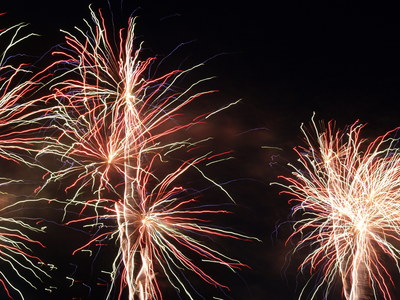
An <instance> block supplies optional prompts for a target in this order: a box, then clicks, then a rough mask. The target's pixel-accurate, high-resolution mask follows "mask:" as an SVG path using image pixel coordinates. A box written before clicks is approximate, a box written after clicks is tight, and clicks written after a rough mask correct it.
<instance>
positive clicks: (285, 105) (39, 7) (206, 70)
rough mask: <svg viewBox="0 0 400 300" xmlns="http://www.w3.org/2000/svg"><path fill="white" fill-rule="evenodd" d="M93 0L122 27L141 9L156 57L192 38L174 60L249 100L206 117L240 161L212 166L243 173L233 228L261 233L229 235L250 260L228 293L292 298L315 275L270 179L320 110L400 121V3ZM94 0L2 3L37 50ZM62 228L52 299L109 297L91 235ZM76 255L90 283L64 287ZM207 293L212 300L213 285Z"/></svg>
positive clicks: (323, 116) (373, 123) (218, 98)
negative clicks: (298, 251) (86, 244)
mask: <svg viewBox="0 0 400 300" xmlns="http://www.w3.org/2000/svg"><path fill="white" fill-rule="evenodd" d="M92 2H93V8H94V9H97V8H102V9H103V11H104V12H105V14H106V15H107V16H109V15H110V11H112V14H113V20H114V23H115V26H116V27H117V28H118V27H124V26H125V24H126V20H127V17H128V16H129V15H130V14H133V15H136V16H139V18H138V20H137V29H136V33H137V35H138V39H140V40H143V41H144V42H145V43H144V48H145V51H146V53H149V54H150V55H158V56H160V57H165V56H166V55H168V54H169V53H171V52H172V51H173V50H174V49H175V48H176V47H177V46H178V45H180V44H181V43H186V42H190V43H188V44H186V45H184V46H182V47H181V48H179V51H177V52H176V53H174V54H173V55H171V58H170V59H169V61H168V64H170V65H168V67H170V68H171V69H173V68H177V67H179V66H180V65H181V64H182V65H183V66H191V65H193V64H196V63H199V62H203V61H207V63H206V65H205V67H203V68H202V70H201V71H199V73H197V75H196V76H198V78H197V79H199V78H202V77H208V76H216V79H214V80H212V81H211V82H210V87H209V88H210V89H214V88H216V89H218V90H219V92H218V93H217V94H214V95H213V96H212V97H210V98H208V101H210V102H212V105H214V104H215V106H214V107H220V106H223V105H225V104H227V103H230V102H233V101H236V100H238V99H242V101H241V102H240V103H239V104H237V105H236V106H234V107H232V108H230V109H228V110H226V111H224V112H222V113H221V114H220V115H219V116H218V117H216V118H213V119H212V120H210V124H209V126H208V127H207V130H209V132H208V133H207V134H208V135H210V136H214V137H215V138H216V139H215V140H216V142H215V144H214V147H215V148H216V149H226V148H227V149H233V150H234V151H235V153H234V156H235V158H236V159H235V160H233V161H230V162H229V163H228V164H225V165H224V166H225V167H224V168H221V169H219V170H218V172H217V171H216V173H215V177H216V178H217V179H218V180H220V181H225V180H227V179H228V180H230V179H239V180H237V181H235V182H234V183H231V184H230V185H229V186H228V190H229V191H230V192H231V194H232V195H233V197H234V198H235V199H236V201H237V203H238V208H234V209H233V210H234V211H235V212H237V220H236V221H235V222H236V224H234V225H235V228H236V229H237V230H239V231H242V232H245V233H246V234H248V235H251V236H256V237H258V238H260V239H261V240H262V241H263V242H262V243H257V242H253V243H232V244H229V243H227V244H225V245H224V247H225V248H226V251H227V252H228V253H232V255H234V256H236V257H238V258H239V259H240V260H241V261H243V262H244V263H246V264H248V265H249V266H251V268H252V269H251V270H247V269H245V270H244V271H243V272H240V273H239V275H235V274H229V273H227V275H226V276H227V277H229V278H227V279H226V280H227V281H226V282H228V283H229V284H230V286H231V288H232V291H231V292H230V293H229V295H230V297H232V298H233V299H295V297H296V295H298V293H299V291H300V288H299V287H298V286H297V284H296V282H298V283H299V284H300V285H301V283H302V282H304V278H307V276H305V277H302V276H298V277H297V276H296V265H297V264H298V261H299V258H297V257H295V258H293V257H292V258H291V260H292V261H291V263H290V264H288V262H289V260H288V258H287V254H288V253H289V252H290V249H291V246H290V245H288V246H286V247H285V246H284V241H285V239H286V238H287V237H288V235H289V229H288V227H287V226H286V225H283V226H282V227H281V228H280V229H279V230H278V231H277V229H278V226H277V225H278V224H282V223H283V222H284V221H285V220H286V218H287V216H288V215H289V213H290V208H289V206H288V205H287V200H288V199H287V197H285V196H279V195H278V193H279V188H277V187H276V186H272V187H271V186H270V185H269V183H270V182H273V181H276V180H277V176H278V175H280V174H283V175H289V174H290V170H289V169H288V168H287V167H286V165H287V163H288V162H291V161H294V160H295V159H296V157H295V156H294V154H293V151H292V148H293V147H294V146H297V145H299V144H302V143H303V140H302V137H301V132H300V128H299V127H300V124H301V123H302V122H304V123H306V124H309V122H310V120H311V116H312V113H313V112H315V113H316V117H315V119H316V120H325V121H328V120H331V119H334V120H336V121H337V123H338V126H339V127H344V126H345V125H349V124H352V123H353V122H354V121H356V120H357V119H359V120H360V121H361V122H362V123H368V126H367V127H366V129H365V131H364V136H365V137H374V136H377V135H381V134H383V133H385V132H386V131H387V130H389V129H393V128H395V127H396V126H399V108H400V104H399V96H400V95H399V94H400V73H399V72H400V59H399V54H400V34H399V33H400V31H399V29H400V18H399V17H398V8H397V7H395V6H394V5H386V4H378V3H377V2H378V1H377V2H376V3H369V2H361V3H355V2H353V1H293V0H292V1H254V0H249V1H238V2H235V1H225V0H222V1H209V0H206V1H123V2H121V1H120V0H113V1H110V2H111V4H110V5H109V4H108V3H107V2H106V1H92ZM168 2H169V3H168ZM89 3H90V2H89V1H86V0H79V1H78V0H72V1H64V2H59V1H40V0H38V1H21V0H14V1H7V2H2V3H1V4H0V10H1V11H5V12H8V14H7V15H6V16H4V17H3V18H4V20H5V22H8V23H10V22H12V23H16V22H21V21H23V22H28V23H30V24H31V25H30V29H29V30H31V31H33V32H36V33H39V34H41V35H42V36H41V37H34V38H32V39H31V40H30V41H29V42H26V45H28V46H27V47H26V48H24V50H23V51H26V53H28V54H31V55H32V54H34V55H37V56H40V55H42V54H44V53H45V52H46V51H48V50H49V49H50V48H51V47H53V46H54V45H55V44H57V43H61V42H62V40H63V34H62V33H60V32H59V29H60V28H62V29H66V30H68V31H72V30H73V26H78V27H81V26H83V22H82V19H83V18H87V19H89V10H88V5H89ZM110 7H111V9H110ZM207 105H209V104H207ZM269 147H273V148H279V149H281V150H278V149H272V148H269ZM48 214H49V215H51V214H50V213H48ZM49 218H50V219H51V217H49ZM55 219H56V218H55V217H54V220H53V221H57V220H55ZM54 228H55V229H54ZM54 228H53V229H50V230H49V233H48V234H47V237H46V239H48V240H49V241H48V242H49V244H50V245H57V243H58V242H57V240H56V238H59V237H60V236H62V239H65V245H66V246H65V249H63V250H62V251H60V250H58V249H56V248H55V247H54V248H53V249H50V250H49V251H50V253H52V254H51V255H49V254H46V255H47V256H48V258H49V259H50V260H53V261H54V263H55V264H57V263H58V265H59V270H58V271H57V272H55V275H54V278H53V280H54V281H55V284H58V285H59V286H60V287H59V288H58V292H54V294H52V295H49V299H71V298H72V297H73V296H75V297H77V298H79V297H81V299H102V296H101V295H103V294H102V293H104V292H105V289H104V288H102V287H101V286H100V287H96V284H95V282H96V281H97V279H96V278H95V279H94V277H95V276H97V275H93V272H91V271H90V268H91V267H90V266H91V265H90V262H85V261H86V260H84V259H83V258H82V257H81V258H76V257H68V254H67V253H68V251H69V250H70V249H69V248H71V249H73V245H74V243H76V244H78V245H79V242H78V241H79V239H80V238H82V239H84V238H85V237H84V236H83V235H82V236H81V233H79V234H77V233H71V232H70V231H69V230H68V229H66V228H64V227H62V226H60V227H57V226H56V227H54ZM52 231H53V233H52ZM276 231H277V232H276ZM63 243H64V241H63ZM49 248H51V247H49ZM48 253H49V252H48ZM105 257H107V256H105ZM110 257H111V256H110ZM98 261H99V259H98ZM100 261H101V259H100ZM72 264H76V265H79V266H80V267H79V268H80V271H77V272H78V275H77V274H74V276H76V277H80V279H81V280H82V282H81V283H77V284H75V285H74V286H73V287H71V288H67V286H68V284H69V282H68V281H66V280H65V276H69V274H71V273H73V270H74V267H73V266H72ZM288 265H289V267H288ZM85 268H86V271H82V269H85ZM79 272H80V273H79ZM65 274H67V275H65ZM104 278H106V277H104ZM85 281H86V283H85ZM83 283H84V284H86V285H88V286H90V288H86V287H85V285H84V284H83ZM90 289H92V290H91V291H90ZM26 293H27V296H26V298H27V299H36V298H37V297H41V298H43V296H39V294H37V295H36V294H35V293H40V292H34V293H32V294H31V292H30V291H29V290H27V292H26ZM55 293H57V294H55ZM210 295H211V292H210ZM338 295H340V293H339V294H338ZM174 297H175V296H174V294H172V296H168V297H167V299H175V298H174ZM205 298H206V299H211V298H210V296H209V295H208V290H207V291H205ZM227 299H229V298H227Z"/></svg>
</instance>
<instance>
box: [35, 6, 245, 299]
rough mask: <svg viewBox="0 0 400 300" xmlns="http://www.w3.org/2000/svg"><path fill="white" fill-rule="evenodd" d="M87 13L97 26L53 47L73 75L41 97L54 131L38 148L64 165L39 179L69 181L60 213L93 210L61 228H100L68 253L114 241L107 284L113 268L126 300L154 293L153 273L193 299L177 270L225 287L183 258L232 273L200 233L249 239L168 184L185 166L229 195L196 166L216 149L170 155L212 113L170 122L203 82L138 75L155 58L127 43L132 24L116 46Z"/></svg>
mask: <svg viewBox="0 0 400 300" xmlns="http://www.w3.org/2000/svg"><path fill="white" fill-rule="evenodd" d="M92 19H93V21H94V23H95V26H93V27H92V26H90V25H89V23H87V24H88V26H89V28H88V30H87V31H80V33H79V34H81V36H80V37H76V36H74V35H72V34H70V33H67V37H66V40H67V45H68V49H69V50H67V49H66V48H63V49H64V50H63V51H62V52H56V54H58V55H62V56H63V57H64V58H65V59H62V60H60V61H59V62H58V63H57V65H59V66H64V68H63V69H65V67H67V68H68V69H69V70H71V71H67V72H65V73H63V74H62V75H60V76H59V77H57V81H58V83H56V84H55V85H54V86H53V88H54V93H53V95H52V96H51V97H49V98H48V99H47V101H48V103H51V102H52V101H55V103H56V104H55V106H54V109H53V110H52V114H51V115H52V116H53V117H54V122H53V126H54V128H56V129H57V130H58V132H60V134H59V136H58V138H57V139H56V140H51V141H50V142H49V144H47V146H46V147H45V148H44V149H43V151H42V154H53V155H57V156H58V157H59V158H60V160H61V161H62V162H63V163H64V167H63V168H62V169H61V170H56V171H51V170H49V171H48V176H47V183H50V182H52V181H55V180H64V181H66V180H68V178H69V180H70V181H71V183H70V184H69V185H68V186H67V187H66V191H67V192H72V194H73V196H72V198H71V199H70V200H69V202H68V204H67V205H66V213H67V211H68V207H69V206H70V205H81V206H82V207H83V208H82V210H81V214H84V213H86V212H88V211H91V212H93V214H92V215H91V216H88V217H82V218H76V219H75V220H73V221H70V222H68V224H72V223H77V222H87V221H89V222H90V221H93V224H92V227H93V226H95V227H96V226H97V227H99V228H100V229H103V228H105V229H106V231H105V232H102V233H99V231H97V234H96V235H95V236H94V237H93V239H91V240H90V241H89V242H88V243H87V244H85V245H83V246H82V247H80V248H79V249H76V251H75V252H74V253H76V252H78V251H79V250H86V249H88V248H89V247H90V246H92V245H94V244H102V242H101V241H104V240H105V239H110V238H113V237H115V238H117V239H118V242H119V254H118V256H117V258H116V260H115V261H114V268H113V272H112V279H113V286H117V287H118V285H117V284H116V282H115V280H116V277H118V274H121V276H120V277H121V280H120V282H121V283H120V285H119V286H120V287H121V288H120V297H122V292H123V289H124V288H125V287H127V288H128V290H129V299H134V298H136V297H137V298H139V299H161V298H162V291H161V289H160V286H159V282H158V281H159V276H158V275H157V272H159V273H161V274H163V276H164V277H165V278H166V279H167V280H168V281H169V282H170V284H171V286H172V287H173V288H175V289H176V290H177V291H180V292H182V290H183V291H184V292H185V294H186V295H187V296H188V297H189V298H191V299H193V298H194V296H193V295H192V291H193V288H192V287H191V284H190V282H188V281H186V280H185V279H183V278H182V276H185V275H184V273H185V272H184V270H189V271H191V272H192V273H195V274H197V275H198V276H199V277H200V278H201V279H203V280H204V281H205V282H207V283H209V284H212V285H214V286H215V287H226V286H224V285H223V284H220V283H219V282H217V281H216V280H215V279H213V278H212V277H211V276H210V275H208V274H207V272H205V271H204V270H203V269H202V268H201V267H199V266H198V265H197V264H196V263H195V262H194V261H193V260H192V259H190V258H189V257H188V255H189V253H191V255H197V256H198V257H199V258H200V261H203V262H206V263H207V262H208V263H214V264H219V265H225V266H227V267H228V268H230V269H232V270H234V269H237V268H239V267H240V266H242V264H241V263H240V262H238V261H236V260H234V259H231V258H229V257H227V256H225V255H223V254H221V253H219V252H218V251H216V250H214V249H213V248H211V247H210V246H208V245H207V244H206V243H205V242H204V237H205V236H209V237H210V238H211V237H212V236H214V237H230V238H234V239H249V238H246V237H245V236H242V235H240V234H237V233H234V232H231V231H227V230H224V229H221V228H217V227H214V226H212V225H210V224H207V223H208V222H209V221H207V220H206V219H205V216H206V215H213V214H222V213H227V211H225V210H222V209H221V210H218V209H212V208H208V207H207V206H206V205H204V204H201V203H198V199H196V197H194V196H193V194H194V193H193V191H192V192H190V190H188V189H186V188H183V187H182V186H181V185H179V184H177V183H176V180H177V179H178V178H179V179H181V177H183V176H184V175H185V174H187V173H188V172H189V171H188V170H189V169H193V170H196V171H197V174H199V175H201V177H202V178H203V179H205V180H207V182H208V183H211V184H212V185H213V186H217V187H218V188H220V189H221V190H222V191H223V192H225V193H226V194H227V195H228V193H227V192H226V191H225V190H224V189H223V187H222V186H221V185H218V184H217V183H215V182H214V181H212V180H211V179H210V178H208V177H207V176H206V175H205V174H204V172H203V171H201V170H200V169H199V167H198V165H199V163H201V162H207V164H211V163H213V162H216V161H218V160H220V159H224V158H223V157H224V154H212V153H208V154H203V155H200V156H197V158H189V159H182V161H183V163H180V164H179V165H177V166H176V164H174V163H172V160H171V156H173V155H172V154H173V153H177V152H182V153H186V155H187V154H188V153H189V155H191V154H190V153H196V149H197V148H198V147H199V145H200V144H201V142H202V141H192V140H190V139H184V140H178V141H176V139H175V138H174V137H175V134H176V133H177V132H181V131H183V130H184V129H186V128H189V127H190V126H193V125H194V124H196V123H199V122H201V121H202V120H203V119H205V118H207V117H208V116H210V115H212V114H214V112H211V113H207V114H204V115H202V116H200V117H196V118H194V119H192V120H191V121H189V122H185V123H184V124H180V123H179V122H178V121H177V115H178V114H181V113H182V109H183V108H184V107H185V106H187V105H188V104H189V103H191V102H192V101H194V100H195V99H197V98H198V97H199V96H201V95H204V94H206V93H210V92H201V93H196V92H193V90H194V88H195V87H196V85H197V84H199V83H200V82H202V81H204V80H201V81H199V82H197V83H195V84H193V85H191V86H190V87H189V88H188V89H185V90H179V89H178V88H176V87H175V85H176V82H177V81H178V80H180V79H181V78H182V77H183V76H185V75H186V74H187V73H188V72H189V71H190V70H191V69H190V70H175V71H172V72H169V73H167V74H165V75H162V76H160V77H157V78H148V74H146V72H149V66H150V65H151V64H152V62H153V60H154V58H148V59H146V60H144V61H141V60H140V54H141V47H139V48H137V49H136V50H135V48H134V44H135V43H134V42H135V41H134V20H133V19H131V20H130V21H129V24H128V28H127V30H121V31H120V32H119V35H118V37H117V38H116V39H117V40H118V41H119V42H117V43H116V44H117V45H118V46H117V47H115V46H114V44H113V43H111V42H110V40H113V41H114V38H115V37H113V38H110V36H112V35H111V34H109V33H108V32H107V26H106V25H105V21H104V18H103V17H102V15H101V13H100V14H99V15H97V14H95V13H94V12H93V11H92ZM71 66H72V67H71ZM196 67H198V66H196ZM146 75H147V76H146ZM165 170H173V171H172V172H165ZM45 186H46V185H44V187H45ZM44 187H42V188H44ZM88 193H89V194H88ZM93 194H94V195H96V196H95V198H94V199H93ZM85 197H86V198H85ZM82 199H84V200H82ZM195 203H197V204H195ZM194 204H195V205H194ZM106 219H108V220H114V222H115V224H116V227H115V229H110V228H109V227H108V226H103V222H104V220H106ZM182 248H184V249H182ZM188 252H189V253H188ZM121 269H122V270H121ZM226 288H227V287H226ZM110 293H111V292H110ZM110 295H111V294H109V297H110Z"/></svg>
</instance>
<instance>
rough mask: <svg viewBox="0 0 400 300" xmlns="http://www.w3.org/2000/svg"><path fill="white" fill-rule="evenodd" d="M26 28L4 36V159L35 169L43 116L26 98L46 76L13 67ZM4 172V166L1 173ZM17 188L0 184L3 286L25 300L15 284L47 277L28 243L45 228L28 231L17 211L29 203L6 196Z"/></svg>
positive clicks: (0, 130) (0, 148)
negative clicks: (14, 52)
mask: <svg viewBox="0 0 400 300" xmlns="http://www.w3.org/2000/svg"><path fill="white" fill-rule="evenodd" d="M24 27H26V25H25V24H17V25H15V26H12V27H10V28H7V29H3V30H1V32H0V39H1V41H2V45H5V47H4V49H3V50H2V52H1V53H0V74H1V75H0V158H1V159H3V160H8V161H10V162H11V163H15V162H17V163H19V164H20V165H29V166H32V165H33V160H32V159H30V157H31V156H30V153H31V152H32V151H38V148H39V147H38V144H39V143H41V142H42V140H43V138H41V137H38V136H35V133H37V132H38V131H40V130H41V129H42V128H39V127H38V126H34V125H33V124H35V123H36V121H37V119H38V116H39V115H40V112H37V111H35V108H34V107H35V104H36V102H37V100H27V97H28V95H31V93H32V92H33V91H34V90H35V89H36V87H38V86H40V81H41V80H42V79H43V78H44V76H42V75H41V74H36V75H31V72H30V71H29V70H28V67H27V65H26V64H25V63H19V64H16V65H13V64H11V61H12V60H13V59H15V60H17V56H14V57H9V52H10V49H11V48H12V47H13V46H15V45H16V44H18V43H20V42H21V41H23V40H25V39H26V38H28V37H30V36H32V35H33V34H28V35H21V31H22V30H23V29H24ZM7 39H8V42H7ZM6 166H7V163H5V161H3V163H2V168H3V172H4V170H6V169H7V168H6ZM7 173H10V172H9V171H8V172H7ZM17 183H18V184H21V183H22V180H12V179H8V178H0V189H1V190H0V260H1V262H2V267H1V270H0V283H1V286H2V287H3V288H4V290H5V292H6V294H7V296H8V297H9V298H13V297H19V298H22V299H24V296H23V293H22V291H21V287H22V286H21V284H16V282H19V283H26V284H28V285H30V286H31V287H33V288H36V281H40V280H41V278H43V277H48V276H49V275H48V274H47V273H46V272H45V271H44V270H43V268H42V267H43V265H44V263H43V261H42V260H41V259H40V258H39V257H37V256H35V255H34V254H32V249H34V246H35V245H36V246H40V247H44V246H43V244H41V243H40V242H38V241H36V240H34V239H32V238H31V237H29V235H32V234H34V232H43V230H44V227H43V228H37V227H34V226H32V225H29V222H28V221H26V220H24V219H21V218H18V217H17V214H16V212H15V211H14V210H13V209H16V207H17V206H18V205H19V204H20V203H23V202H25V201H26V200H19V197H16V196H13V195H12V194H10V193H8V191H7V190H8V189H9V188H10V186H13V185H14V184H17ZM27 232H28V233H29V235H28V234H27ZM14 280H15V281H16V282H14Z"/></svg>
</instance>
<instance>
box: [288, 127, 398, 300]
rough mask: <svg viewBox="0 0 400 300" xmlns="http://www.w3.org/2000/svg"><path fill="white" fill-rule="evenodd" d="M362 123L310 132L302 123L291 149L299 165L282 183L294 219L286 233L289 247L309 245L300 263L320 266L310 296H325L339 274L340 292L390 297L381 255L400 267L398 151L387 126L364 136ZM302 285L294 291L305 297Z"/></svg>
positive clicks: (311, 267) (361, 296) (348, 295)
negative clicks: (302, 142) (301, 142)
mask: <svg viewBox="0 0 400 300" xmlns="http://www.w3.org/2000/svg"><path fill="white" fill-rule="evenodd" d="M362 128H363V126H362V125H360V124H358V123H355V124H353V125H352V126H350V127H349V128H348V129H347V130H346V131H340V130H337V129H335V127H334V125H333V123H332V122H330V123H329V124H328V126H327V128H326V129H325V130H323V131H322V132H320V131H319V130H318V128H317V125H316V124H315V123H314V121H313V130H314V131H315V135H316V140H314V138H313V136H314V135H311V136H310V135H309V134H307V133H306V131H305V130H304V129H303V133H304V135H305V139H306V142H307V147H306V148H303V147H300V148H297V149H295V150H296V152H297V154H298V156H299V167H296V166H293V165H292V167H293V169H294V172H293V173H292V176H291V177H282V178H284V179H286V181H287V182H288V184H287V185H285V184H281V185H282V186H283V187H284V188H285V189H286V191H284V193H287V194H289V195H291V196H292V197H293V198H292V199H291V200H290V203H291V204H293V208H292V210H293V215H294V216H297V218H298V221H296V223H295V224H294V226H293V229H294V232H293V234H292V235H291V236H290V238H289V240H296V241H298V242H297V245H296V247H295V251H300V250H301V249H305V248H308V247H309V248H308V249H310V250H309V253H308V254H307V256H306V258H305V260H304V261H303V263H302V264H301V266H300V269H301V270H302V271H304V270H305V269H307V268H308V269H309V271H310V273H311V274H316V272H317V271H322V275H321V277H320V278H319V282H317V283H316V286H315V287H314V288H313V292H312V293H311V294H310V295H309V297H310V298H311V299H314V298H316V297H317V294H318V293H320V292H321V291H322V293H323V296H324V298H325V299H327V298H328V295H329V293H330V291H331V287H332V285H333V283H334V282H335V280H337V279H338V278H340V279H341V282H342V292H343V295H344V297H345V298H346V299H349V300H358V299H364V298H365V297H374V298H375V299H386V300H389V299H392V297H391V294H390V286H392V285H394V282H393V280H392V276H391V275H390V274H391V271H393V270H392V269H393V268H390V267H388V264H387V262H390V261H392V264H390V265H391V266H395V268H397V271H398V272H400V268H399V259H400V251H399V249H398V245H399V242H400V226H399V225H400V201H399V200H400V176H399V175H400V152H399V150H398V148H396V147H395V146H396V143H398V139H394V138H391V137H390V136H391V134H392V133H393V132H388V133H386V134H385V135H383V136H380V137H378V138H377V139H375V140H373V141H370V142H368V141H367V140H365V139H362V138H360V132H361V130H362ZM305 293H306V287H304V289H303V290H302V293H301V295H300V298H302V297H303V296H305V295H304V294H305Z"/></svg>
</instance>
